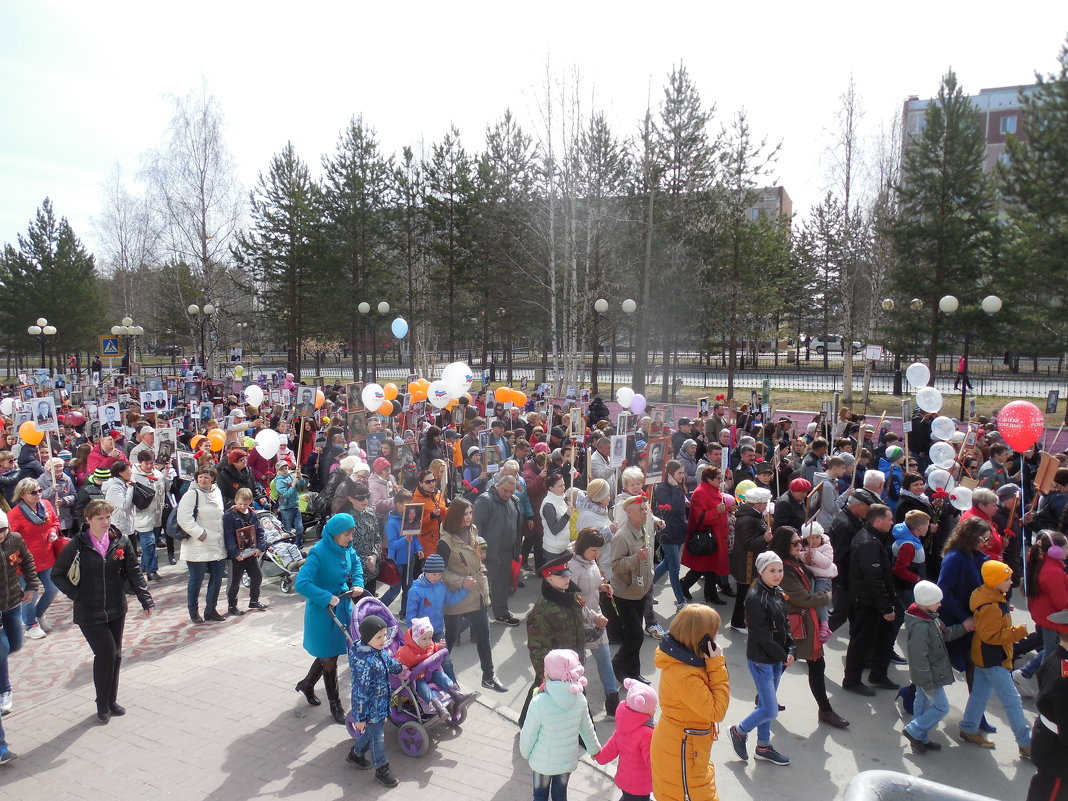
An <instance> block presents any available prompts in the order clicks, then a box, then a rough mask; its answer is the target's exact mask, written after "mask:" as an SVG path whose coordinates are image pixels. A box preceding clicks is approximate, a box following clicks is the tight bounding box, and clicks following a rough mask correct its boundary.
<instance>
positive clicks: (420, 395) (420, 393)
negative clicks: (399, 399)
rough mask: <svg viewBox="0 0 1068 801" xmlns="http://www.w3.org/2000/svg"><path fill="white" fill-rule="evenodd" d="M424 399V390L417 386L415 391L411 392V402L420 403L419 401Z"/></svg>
mask: <svg viewBox="0 0 1068 801" xmlns="http://www.w3.org/2000/svg"><path fill="white" fill-rule="evenodd" d="M425 400H426V390H425V389H423V388H422V387H417V388H416V389H415V391H414V392H412V403H420V402H422V401H425Z"/></svg>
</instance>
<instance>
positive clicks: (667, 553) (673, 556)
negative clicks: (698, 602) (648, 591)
mask: <svg viewBox="0 0 1068 801" xmlns="http://www.w3.org/2000/svg"><path fill="white" fill-rule="evenodd" d="M660 547H661V548H662V549H663V551H664V558H663V559H662V560H661V562H660V564H658V565H657V566H656V570H654V571H653V584H656V582H657V581H659V580H660V577H661V576H663V575H664V574H665V573H667V574H668V579H670V581H671V591H672V592H674V593H675V603H677V604H681V603H682V602H683V601H685V600H686V598H685V597H684V596H683V594H682V582H681V581H680V580H679V565H680V564H681V563H680V561H679V559H680V558H681V557H682V546H681V545H671V544H669V543H666V542H665V543H663V544H662V545H661V546H660Z"/></svg>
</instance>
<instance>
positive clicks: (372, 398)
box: [360, 384, 386, 412]
mask: <svg viewBox="0 0 1068 801" xmlns="http://www.w3.org/2000/svg"><path fill="white" fill-rule="evenodd" d="M360 397H361V398H362V399H363V405H364V406H366V407H367V411H369V412H377V411H378V407H379V406H381V405H382V401H384V400H385V399H386V391H385V390H384V389H382V387H380V386H378V384H368V385H367V386H366V387H364V388H363V392H362V393H361V395H360Z"/></svg>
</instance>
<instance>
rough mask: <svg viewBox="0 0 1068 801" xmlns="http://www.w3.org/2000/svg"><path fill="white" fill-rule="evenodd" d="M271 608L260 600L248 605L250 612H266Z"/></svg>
mask: <svg viewBox="0 0 1068 801" xmlns="http://www.w3.org/2000/svg"><path fill="white" fill-rule="evenodd" d="M268 609H270V606H268V605H267V604H264V603H260V602H259V601H251V602H250V603H249V605H248V611H250V612H266V611H267V610H268Z"/></svg>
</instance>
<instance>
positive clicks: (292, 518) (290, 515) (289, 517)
mask: <svg viewBox="0 0 1068 801" xmlns="http://www.w3.org/2000/svg"><path fill="white" fill-rule="evenodd" d="M278 519H279V520H280V521H281V523H282V528H284V529H285V530H286V531H292V532H293V535H294V542H295V543H296V544H297V547H298V548H300V547H302V546H303V545H304V520H303V519H302V518H301V516H300V507H297V508H296V509H279V510H278Z"/></svg>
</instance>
